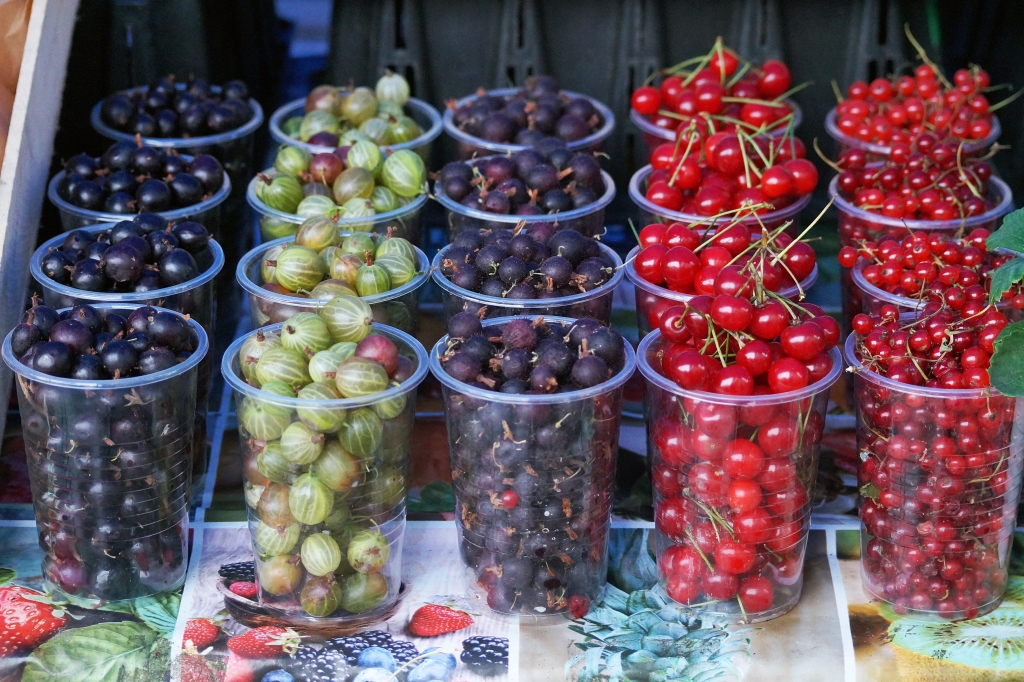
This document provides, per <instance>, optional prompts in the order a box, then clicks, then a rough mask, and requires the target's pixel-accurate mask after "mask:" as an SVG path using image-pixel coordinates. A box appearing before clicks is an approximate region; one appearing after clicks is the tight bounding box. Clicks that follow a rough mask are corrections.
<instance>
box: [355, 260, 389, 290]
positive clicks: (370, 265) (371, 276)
mask: <svg viewBox="0 0 1024 682" xmlns="http://www.w3.org/2000/svg"><path fill="white" fill-rule="evenodd" d="M388 291H391V275H390V274H389V273H388V271H387V269H385V268H383V267H381V266H380V265H375V264H374V262H373V259H372V258H370V259H368V260H367V262H366V264H364V265H363V266H362V267H361V268H359V270H357V271H356V292H357V293H358V294H359V295H360V296H376V295H378V294H384V293H387V292H388Z"/></svg>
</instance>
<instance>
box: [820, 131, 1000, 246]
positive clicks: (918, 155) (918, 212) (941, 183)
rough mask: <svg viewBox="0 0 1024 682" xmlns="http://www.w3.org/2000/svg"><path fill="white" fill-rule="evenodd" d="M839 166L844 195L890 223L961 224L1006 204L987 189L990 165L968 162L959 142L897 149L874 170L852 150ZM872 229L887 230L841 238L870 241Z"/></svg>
mask: <svg viewBox="0 0 1024 682" xmlns="http://www.w3.org/2000/svg"><path fill="white" fill-rule="evenodd" d="M836 165H837V167H838V168H839V169H840V173H839V176H838V178H837V179H836V189H837V190H838V191H839V194H840V195H841V196H842V197H843V198H844V199H846V200H847V201H849V202H850V203H852V204H853V205H854V206H856V207H857V208H859V209H861V210H863V211H869V212H871V213H877V214H879V215H882V216H884V217H886V218H896V219H905V220H960V219H962V218H969V217H972V216H979V215H982V214H984V213H985V212H986V211H988V210H990V209H991V208H992V207H993V206H995V204H997V203H998V202H999V200H1000V197H995V196H992V192H990V191H989V188H988V186H987V184H986V183H987V182H988V180H989V178H991V177H992V166H990V165H989V163H988V162H987V161H984V160H981V159H970V158H967V157H965V156H964V155H963V153H962V152H961V151H958V148H957V145H956V143H955V142H937V141H936V139H935V138H934V137H933V136H931V135H930V134H927V133H926V134H923V135H920V136H919V137H918V138H917V139H916V141H915V142H914V144H913V145H910V144H907V143H905V142H900V143H896V144H894V145H893V146H892V152H891V153H890V155H889V157H888V158H887V159H886V161H885V162H883V163H870V164H869V163H868V158H867V154H866V153H865V152H864V151H863V150H860V149H848V150H846V151H844V152H843V153H842V154H840V155H839V159H838V162H837V164H836ZM851 229H852V228H851ZM868 229H874V230H879V229H882V228H881V227H879V226H877V225H874V224H867V227H866V228H861V229H860V230H856V231H855V233H854V234H849V235H841V236H843V237H844V238H846V239H847V240H848V241H849V240H852V239H857V238H861V239H863V238H869V237H870V235H868V234H866V231H867V230H868ZM841 232H842V228H841Z"/></svg>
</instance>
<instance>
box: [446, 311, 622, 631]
mask: <svg viewBox="0 0 1024 682" xmlns="http://www.w3.org/2000/svg"><path fill="white" fill-rule="evenodd" d="M509 319H513V318H497V319H493V320H487V321H486V322H485V323H484V329H485V330H486V329H491V328H497V327H501V326H503V325H504V324H505V323H506V322H508V321H509ZM545 321H547V322H549V323H553V322H559V323H562V324H565V325H571V324H572V322H573V320H570V319H567V318H557V317H548V318H545ZM447 344H448V337H447V336H445V337H443V338H442V339H441V340H440V341H438V342H437V345H436V346H434V349H433V351H432V352H431V355H430V370H431V372H432V373H433V374H434V376H435V377H437V379H438V380H439V381H440V382H441V384H442V393H443V397H444V406H445V418H446V422H447V427H448V445H449V453H450V458H451V466H452V482H453V483H452V487H453V488H454V490H455V517H456V527H457V529H458V533H459V550H460V553H461V556H462V560H463V562H464V563H465V564H466V566H467V574H468V578H469V582H470V584H471V585H472V586H473V588H474V589H475V591H476V592H477V593H478V594H479V595H480V596H481V598H482V599H484V600H485V601H486V604H487V606H488V607H490V608H491V609H492V610H494V611H496V612H498V613H501V614H510V615H511V614H515V615H519V616H520V617H531V619H533V620H537V621H543V620H545V619H546V617H549V616H559V617H560V616H561V615H562V614H565V613H567V612H568V610H569V607H570V600H571V599H572V598H573V597H577V598H583V599H588V600H593V599H594V598H595V597H597V595H598V593H599V592H600V590H601V589H602V588H603V587H604V584H605V577H606V570H607V562H608V530H609V525H610V515H611V504H612V499H611V491H612V486H613V483H614V478H615V462H616V454H617V451H618V441H619V424H620V418H621V415H622V389H623V386H624V384H625V383H626V381H627V380H628V379H629V377H630V376H631V375H632V374H633V370H634V369H635V366H636V359H635V357H634V354H633V350H632V348H630V346H629V344H626V346H625V349H626V359H625V364H624V365H623V367H622V368H621V369H620V370H619V371H618V372H617V373H616V374H615V375H614V376H613V377H612V378H611V379H609V380H608V381H606V382H604V383H602V384H598V385H596V386H594V387H592V388H588V389H585V390H580V391H574V392H569V393H555V394H550V395H548V394H545V395H540V394H537V395H534V394H520V395H512V394H505V393H500V392H497V391H488V390H484V389H482V388H479V387H475V386H471V385H469V384H465V383H462V382H459V381H456V380H455V379H453V378H452V377H451V376H450V375H449V374H448V373H447V372H446V371H445V370H444V368H443V367H442V366H441V363H440V357H441V356H442V355H443V354H444V352H445V351H446V350H447V348H448V345H447ZM509 491H511V492H509ZM508 495H514V497H515V500H516V502H515V504H514V505H511V506H510V504H509V503H508V499H509V498H508V497H507V496H508Z"/></svg>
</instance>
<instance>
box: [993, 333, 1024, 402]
mask: <svg viewBox="0 0 1024 682" xmlns="http://www.w3.org/2000/svg"><path fill="white" fill-rule="evenodd" d="M993 347H994V349H995V352H993V353H992V360H991V363H990V364H989V368H988V375H989V376H990V377H991V378H992V385H993V386H994V387H995V388H996V390H998V391H999V392H1000V393H1002V394H1003V395H1009V396H1015V397H1016V396H1024V362H1022V361H1021V358H1024V321H1021V322H1014V323H1013V324H1011V325H1009V326H1007V327H1005V328H1004V329H1003V331H1002V332H1000V334H999V336H997V337H996V340H995V343H994V344H993Z"/></svg>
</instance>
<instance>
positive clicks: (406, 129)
mask: <svg viewBox="0 0 1024 682" xmlns="http://www.w3.org/2000/svg"><path fill="white" fill-rule="evenodd" d="M422 134H423V129H422V128H420V125H419V124H418V123H416V121H414V120H413V119H412V118H410V117H409V116H399V117H397V118H396V120H395V121H393V122H392V123H391V124H390V125H388V136H387V143H388V144H391V145H396V144H403V143H405V142H412V141H413V140H415V139H416V138H417V137H419V136H420V135H422Z"/></svg>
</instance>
